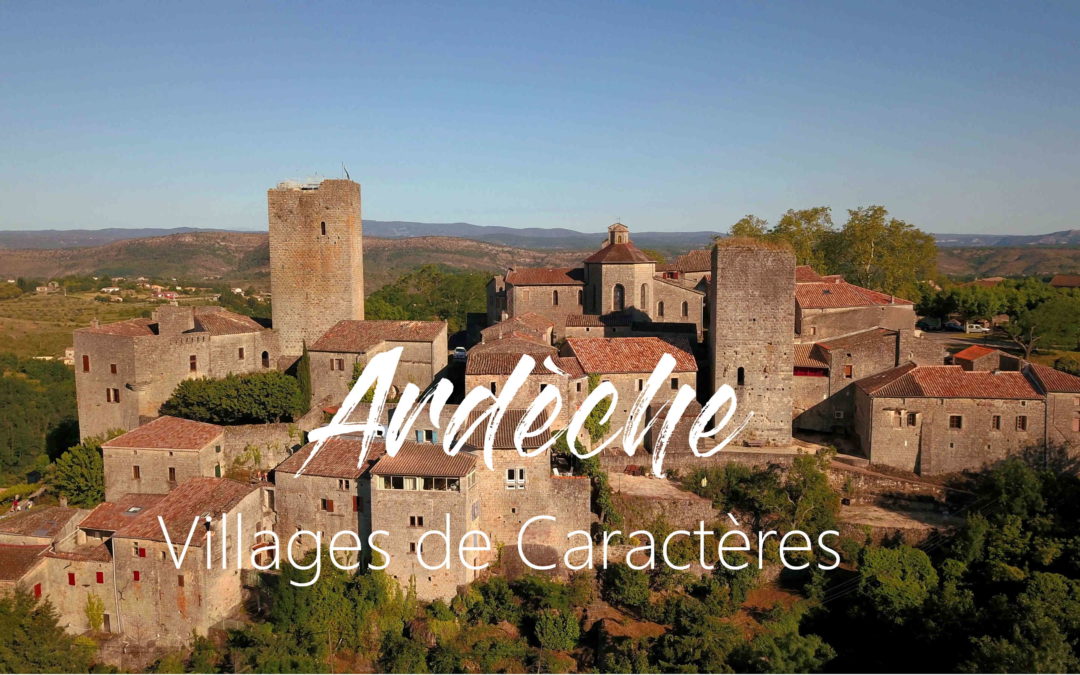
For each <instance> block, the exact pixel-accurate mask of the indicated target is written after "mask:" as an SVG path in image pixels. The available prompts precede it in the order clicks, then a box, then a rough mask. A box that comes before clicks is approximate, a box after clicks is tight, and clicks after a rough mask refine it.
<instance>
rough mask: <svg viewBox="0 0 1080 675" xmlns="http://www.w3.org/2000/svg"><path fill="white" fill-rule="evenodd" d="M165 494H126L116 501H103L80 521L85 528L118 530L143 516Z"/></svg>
mask: <svg viewBox="0 0 1080 675" xmlns="http://www.w3.org/2000/svg"><path fill="white" fill-rule="evenodd" d="M164 498H165V495H143V494H126V495H124V496H123V497H121V498H120V499H118V500H116V501H115V502H102V503H101V504H98V505H97V507H95V508H94V510H93V511H91V512H90V515H88V516H87V517H86V518H84V519H83V521H82V522H81V523H79V527H80V528H82V529H84V530H104V531H105V532H116V531H117V530H120V529H123V528H124V526H125V525H127V524H128V523H131V522H134V521H135V519H136V518H139V517H141V516H142V515H143V514H144V513H146V510H147V509H149V508H150V507H151V506H153V505H155V504H157V503H158V502H160V501H161V500H162V499H164Z"/></svg>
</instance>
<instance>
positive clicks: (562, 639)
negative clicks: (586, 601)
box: [535, 609, 581, 651]
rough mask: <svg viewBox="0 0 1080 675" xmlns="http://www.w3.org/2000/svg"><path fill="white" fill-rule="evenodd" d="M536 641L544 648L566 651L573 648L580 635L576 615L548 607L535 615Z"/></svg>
mask: <svg viewBox="0 0 1080 675" xmlns="http://www.w3.org/2000/svg"><path fill="white" fill-rule="evenodd" d="M535 631H536V641H537V642H538V643H540V646H541V647H542V648H544V649H554V650H556V651H568V650H571V649H573V648H574V645H576V644H577V641H578V638H579V637H580V636H581V626H579V625H578V621H577V617H575V616H574V615H573V614H572V613H569V612H565V613H564V612H560V611H559V610H557V609H549V610H545V611H543V612H541V613H540V614H539V615H537V617H536V626H535Z"/></svg>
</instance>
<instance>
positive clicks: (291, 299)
mask: <svg viewBox="0 0 1080 675" xmlns="http://www.w3.org/2000/svg"><path fill="white" fill-rule="evenodd" d="M267 206H268V211H269V214H270V292H271V295H272V297H273V299H274V302H273V318H274V329H275V331H276V332H277V334H278V336H279V339H280V343H281V352H282V354H286V355H289V356H299V355H300V353H301V351H303V346H304V343H305V342H306V343H307V344H308V345H311V344H313V343H314V342H315V341H316V340H318V339H319V338H320V337H321V336H322V334H323V333H325V332H326V331H328V330H329V329H330V328H331V327H332V326H333V325H334V324H335V323H337V322H338V321H341V320H354V321H355V320H361V319H363V318H364V246H363V223H362V221H361V217H360V185H359V184H357V183H354V182H352V181H350V180H324V181H322V182H320V183H294V182H284V183H279V184H278V186H277V187H275V188H272V189H271V190H269V191H268V192H267Z"/></svg>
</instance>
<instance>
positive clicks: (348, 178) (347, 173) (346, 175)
mask: <svg viewBox="0 0 1080 675" xmlns="http://www.w3.org/2000/svg"><path fill="white" fill-rule="evenodd" d="M341 170H342V171H344V172H345V180H352V178H350V177H349V170H348V169H346V168H345V162H342V163H341Z"/></svg>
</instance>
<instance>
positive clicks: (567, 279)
mask: <svg viewBox="0 0 1080 675" xmlns="http://www.w3.org/2000/svg"><path fill="white" fill-rule="evenodd" d="M506 283H508V284H510V285H511V286H581V285H583V284H584V283H585V270H584V269H582V268H580V267H522V268H520V269H513V270H510V271H508V272H507V273H506Z"/></svg>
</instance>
